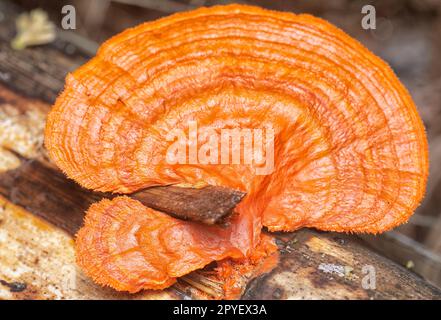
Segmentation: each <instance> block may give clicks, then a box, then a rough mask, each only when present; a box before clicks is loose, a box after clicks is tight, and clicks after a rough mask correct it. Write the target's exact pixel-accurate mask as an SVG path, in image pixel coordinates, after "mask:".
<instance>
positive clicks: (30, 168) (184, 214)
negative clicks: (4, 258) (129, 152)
mask: <svg viewBox="0 0 441 320" xmlns="http://www.w3.org/2000/svg"><path fill="white" fill-rule="evenodd" d="M0 195H2V196H4V197H5V198H7V199H10V201H11V202H12V203H15V204H18V205H20V206H21V207H23V208H25V209H26V210H28V211H30V212H32V213H34V214H35V215H37V216H40V217H42V218H43V219H45V220H47V221H49V222H51V223H53V224H54V225H56V226H58V227H60V228H62V229H64V230H65V231H67V232H68V233H70V234H71V235H74V234H75V233H76V232H77V231H78V229H79V228H80V227H81V225H82V222H83V218H84V213H85V211H86V210H87V209H88V207H89V206H90V205H91V204H92V203H94V202H97V201H99V200H100V199H102V198H104V197H106V198H113V197H115V196H117V195H116V194H104V193H99V192H92V191H89V190H86V189H84V188H81V187H80V186H79V185H78V184H77V183H75V182H74V181H72V180H69V179H67V178H66V177H65V176H64V175H63V174H62V173H61V172H60V171H57V170H56V169H54V168H52V167H50V166H47V165H44V164H43V163H41V162H39V161H37V160H24V162H23V165H22V166H20V167H19V168H17V169H15V170H9V171H7V172H5V173H3V174H0ZM244 195H245V193H243V192H241V191H236V190H230V189H227V188H221V187H214V186H208V187H204V188H201V189H194V188H181V187H175V186H164V187H152V188H148V189H144V190H142V191H140V192H137V193H134V194H130V195H129V196H130V197H132V198H134V199H136V200H139V201H141V202H142V203H143V204H145V205H146V206H148V207H151V208H154V209H157V210H159V211H163V212H165V213H169V214H171V215H173V216H175V217H177V218H181V219H190V220H193V221H200V222H203V223H207V224H214V223H218V222H220V221H221V220H222V219H224V218H225V217H226V216H227V215H228V214H229V213H231V211H232V210H233V208H234V207H235V206H236V205H237V203H239V201H240V200H241V199H242V198H243V196H244Z"/></svg>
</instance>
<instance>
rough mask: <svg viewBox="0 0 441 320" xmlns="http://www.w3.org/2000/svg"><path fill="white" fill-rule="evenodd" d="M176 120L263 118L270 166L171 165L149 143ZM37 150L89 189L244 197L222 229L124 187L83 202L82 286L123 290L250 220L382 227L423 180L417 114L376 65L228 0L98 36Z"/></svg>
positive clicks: (211, 254)
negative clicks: (175, 213) (270, 140)
mask: <svg viewBox="0 0 441 320" xmlns="http://www.w3.org/2000/svg"><path fill="white" fill-rule="evenodd" d="M191 121H196V122H197V124H198V126H199V127H200V128H204V127H207V128H208V127H215V128H222V127H226V128H262V127H265V126H271V127H272V128H274V131H275V145H274V152H275V153H274V160H275V163H274V171H273V172H272V173H271V174H269V175H266V176H261V175H256V168H255V167H254V166H251V165H244V164H241V165H237V164H204V165H202V164H170V163H169V162H167V161H166V159H165V154H166V150H167V148H168V147H169V146H170V143H171V142H169V141H167V140H166V139H165V138H164V137H165V136H166V135H167V133H168V132H170V131H171V130H172V129H175V128H179V129H182V130H184V131H186V130H187V129H188V123H189V122H191ZM46 146H47V149H48V151H49V155H50V157H51V159H52V160H53V161H55V163H56V164H57V165H58V166H59V168H61V169H62V170H63V171H64V172H65V173H66V174H67V176H69V177H70V178H72V179H74V180H75V181H77V182H78V183H79V184H81V185H82V186H84V187H86V188H89V189H93V190H97V191H110V192H115V193H124V194H130V193H133V192H135V191H137V190H140V189H143V188H147V187H151V186H156V185H169V184H185V185H187V186H196V185H200V184H201V183H204V184H211V185H217V186H224V187H229V188H232V189H236V190H241V191H244V192H246V193H247V196H246V197H245V198H244V200H243V201H242V202H241V203H240V204H239V205H238V206H237V207H236V209H235V214H234V215H233V216H232V217H231V221H230V226H229V227H227V228H225V227H219V226H205V225H202V224H197V223H194V222H189V221H181V220H177V219H175V218H173V217H170V216H167V215H165V214H163V213H159V212H157V211H154V210H152V209H150V208H147V207H145V206H144V205H142V204H141V203H140V202H138V201H136V200H133V199H130V198H129V197H126V196H124V197H116V198H114V199H113V200H102V201H101V202H99V203H97V204H94V205H93V206H92V207H91V208H90V209H89V211H88V213H87V217H86V221H85V226H84V227H83V228H82V229H81V231H80V232H79V233H78V236H77V240H76V243H77V261H78V263H79V265H80V266H81V267H82V268H83V270H84V271H85V272H86V273H87V274H88V275H90V276H91V277H92V278H93V279H95V281H96V282H98V283H100V284H103V285H109V286H111V287H113V288H115V289H118V290H127V291H130V292H136V291H138V290H141V289H149V288H153V289H158V288H164V287H167V286H169V285H170V284H171V283H173V281H174V280H175V278H176V277H179V276H182V275H184V274H186V273H188V272H190V271H192V270H195V269H198V268H202V267H204V266H205V265H207V264H208V263H210V262H211V261H215V260H222V259H225V258H231V259H235V260H236V261H241V259H245V257H247V256H248V257H249V256H250V255H252V254H253V253H255V250H257V249H256V248H258V247H259V243H260V241H261V237H262V236H261V229H262V226H265V227H267V228H268V229H269V230H270V231H293V230H296V229H299V228H302V227H313V228H317V229H320V230H331V231H341V232H368V233H379V232H383V231H386V230H389V229H391V228H393V227H395V226H397V225H399V224H401V223H403V222H405V221H407V219H408V218H409V217H410V215H411V214H412V213H413V211H414V210H415V208H416V207H417V205H418V204H419V202H420V200H421V199H422V197H423V193H424V190H425V184H426V178H427V174H428V159H427V158H428V157H427V142H426V137H425V131H424V127H423V124H422V121H421V119H420V117H419V116H418V113H417V110H416V107H415V105H414V103H413V102H412V99H411V97H410V96H409V93H408V92H407V90H406V89H405V88H404V87H403V85H402V84H401V83H400V81H399V80H398V79H397V77H396V76H395V75H394V73H393V71H392V70H391V69H390V67H389V66H388V65H387V64H386V63H385V62H383V61H382V60H381V59H380V58H378V57H376V56H375V55H374V54H372V53H371V52H370V51H368V50H367V49H366V48H365V47H363V46H362V45H361V44H360V43H358V42H357V41H356V40H354V39H352V38H351V37H349V36H348V35H346V34H345V33H344V32H342V31H341V30H339V29H338V28H336V27H335V26H333V25H331V24H329V23H328V22H326V21H324V20H321V19H318V18H315V17H313V16H310V15H303V14H302V15H295V14H292V13H282V12H274V11H268V10H264V9H260V8H257V7H250V6H241V5H230V6H217V7H212V8H201V9H198V10H195V11H191V12H185V13H179V14H175V15H172V16H169V17H166V18H163V19H160V20H157V21H154V22H148V23H144V24H142V25H140V26H137V27H135V28H132V29H129V30H126V31H124V32H123V33H121V34H119V35H117V36H115V37H113V38H111V39H110V40H109V41H107V42H105V43H104V45H102V47H101V48H100V49H99V52H98V54H97V55H96V57H94V58H93V59H92V60H91V61H90V62H88V63H87V64H85V65H84V66H82V67H81V68H79V69H78V70H76V71H75V72H74V73H72V74H69V75H68V77H67V79H66V87H65V89H64V92H63V93H62V94H61V95H60V96H59V98H58V99H57V101H56V103H55V106H54V107H53V109H52V111H51V113H50V114H49V117H48V121H47V127H46ZM260 247H261V246H260ZM265 247H266V249H265V250H266V252H271V251H274V247H273V249H271V248H270V249H268V248H269V247H268V246H265Z"/></svg>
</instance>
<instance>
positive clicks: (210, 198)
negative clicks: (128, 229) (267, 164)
mask: <svg viewBox="0 0 441 320" xmlns="http://www.w3.org/2000/svg"><path fill="white" fill-rule="evenodd" d="M129 196H130V197H131V198H134V199H136V200H138V201H140V202H141V203H143V204H145V205H146V206H148V207H150V208H153V209H156V210H158V211H162V212H165V213H168V214H169V215H171V216H174V217H176V218H179V219H183V220H192V221H197V222H202V223H205V224H217V223H222V222H223V221H225V219H226V218H227V217H228V215H229V214H231V212H232V211H233V209H234V208H235V207H236V205H237V204H238V203H239V202H240V200H242V198H243V197H244V196H245V192H242V191H239V190H231V189H228V188H223V187H217V186H206V187H203V188H200V189H195V188H182V187H176V186H164V187H153V188H148V189H144V190H141V191H138V192H136V193H132V194H130V195H129Z"/></svg>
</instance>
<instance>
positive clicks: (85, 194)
mask: <svg viewBox="0 0 441 320" xmlns="http://www.w3.org/2000/svg"><path fill="white" fill-rule="evenodd" d="M8 8H9V6H8V4H7V2H2V3H0V9H2V10H3V12H6V11H5V10H6V9H8ZM5 16H6V18H5V21H4V22H2V23H1V24H0V49H1V52H2V54H1V55H0V71H1V72H2V75H3V76H2V77H1V79H0V85H6V86H7V87H8V88H9V89H5V88H2V89H1V90H0V107H1V103H2V97H4V96H5V95H8V104H10V105H12V106H16V103H15V101H19V100H20V99H21V100H20V101H22V100H23V99H24V100H28V101H30V102H31V101H34V100H31V99H30V98H29V97H33V98H39V99H40V100H43V101H46V102H49V103H50V102H51V101H53V99H54V97H55V96H56V95H57V94H58V92H59V90H60V89H61V86H62V83H63V78H64V76H65V74H66V72H67V71H68V70H71V69H72V68H74V67H75V66H76V65H78V64H79V63H82V62H81V61H84V59H83V58H82V57H81V55H76V56H70V57H69V56H67V55H66V54H65V53H63V52H62V50H61V49H58V48H56V47H55V46H54V45H51V46H45V47H39V48H35V49H26V50H24V51H22V52H20V53H19V54H17V53H15V52H12V50H11V49H10V48H9V44H8V42H9V40H10V36H12V34H11V33H10V32H9V31H8V30H9V29H8V28H10V26H12V25H13V23H12V20H11V19H13V17H14V14H13V12H8V14H6V15H5ZM47 57H50V58H47ZM47 59H50V62H49V61H48V60H47ZM5 75H9V76H7V77H6V76H5ZM11 90H12V91H11ZM14 96H16V97H17V98H20V99H19V100H17V99H15V100H14V99H11V97H14ZM41 103H42V104H44V103H43V102H41ZM29 105H32V104H31V103H29ZM20 108H26V104H23V105H22V106H21V107H20ZM47 109H49V104H45V107H42V108H41V110H45V111H44V112H46V110H47ZM18 153H20V152H18ZM22 156H23V155H22V154H20V155H19V157H20V161H21V166H20V167H18V168H16V169H14V170H10V171H7V172H4V173H0V280H1V281H0V298H15V299H22V298H31V299H32V298H61V299H63V298H64V299H77V298H83V299H109V298H117V299H129V298H131V299H141V298H143V299H152V298H167V299H177V298H181V299H182V298H185V299H189V298H193V299H198V298H217V297H219V296H220V295H221V293H222V284H221V283H216V282H214V281H213V280H212V279H211V278H210V270H209V269H206V270H202V271H197V272H194V273H192V274H190V275H188V276H186V277H184V278H182V279H179V281H178V282H177V284H175V285H174V286H172V287H171V288H169V289H167V290H164V291H144V292H141V293H139V294H136V295H129V294H125V293H118V292H115V291H113V290H110V289H106V288H101V287H99V286H97V285H95V284H94V283H93V282H92V281H91V280H90V279H88V278H87V277H85V276H84V275H83V274H82V273H81V271H79V270H78V269H77V268H76V266H75V261H74V248H73V241H72V239H73V234H74V233H75V232H76V230H78V228H79V226H81V224H82V219H83V215H84V212H85V210H87V208H88V206H89V205H90V204H91V203H92V202H95V201H98V200H99V199H101V198H102V197H107V196H109V195H107V194H100V193H93V192H90V191H88V190H85V189H82V188H81V187H79V186H78V185H77V184H76V183H74V182H73V181H71V180H68V179H67V178H66V177H65V176H64V175H63V174H62V173H60V172H59V171H57V170H56V168H55V167H54V166H53V165H51V164H50V163H47V162H45V161H46V160H45V156H44V150H41V152H40V154H38V155H36V156H35V157H34V159H33V160H29V159H25V158H23V157H22ZM156 196H158V195H156ZM154 199H155V201H159V200H158V199H156V198H154ZM276 238H277V242H278V245H279V247H280V251H281V257H280V263H279V264H278V266H277V267H276V268H275V269H274V270H273V271H272V272H270V273H268V274H266V275H263V276H261V277H259V278H257V279H254V280H252V281H244V284H243V288H242V289H243V292H244V293H243V298H245V299H294V298H299V299H327V298H331V299H337V298H347V299H391V298H392V299H441V292H440V290H439V289H437V288H435V287H433V286H431V285H430V284H428V283H427V282H425V281H424V280H423V279H421V278H419V277H417V276H416V275H414V274H413V273H411V272H409V271H408V270H406V269H405V268H403V267H400V266H398V265H397V264H395V263H393V262H391V261H390V260H388V259H386V258H384V257H381V256H379V255H378V254H376V253H373V252H372V251H370V250H369V249H367V248H366V247H364V246H363V245H362V244H360V243H359V241H358V240H357V239H356V238H355V237H353V236H347V235H341V234H338V235H337V234H334V233H320V232H316V231H313V230H300V231H297V232H294V233H285V234H276ZM69 275H73V277H70V276H69ZM69 279H70V280H69ZM12 284H13V285H12ZM11 287H12V289H11ZM17 291H19V292H17Z"/></svg>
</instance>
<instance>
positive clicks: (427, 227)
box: [0, 0, 441, 286]
mask: <svg viewBox="0 0 441 320" xmlns="http://www.w3.org/2000/svg"><path fill="white" fill-rule="evenodd" d="M0 1H2V0H0ZM14 2H15V3H16V4H17V5H18V6H20V7H21V8H22V9H24V10H30V9H34V8H43V9H44V10H45V11H47V12H48V14H49V16H50V18H51V20H52V21H53V22H54V23H55V24H56V25H57V27H60V21H61V18H62V15H61V8H62V7H63V5H66V4H72V5H74V6H75V8H76V14H77V15H76V16H77V21H76V27H77V29H76V30H75V31H68V32H65V33H64V35H63V36H62V37H69V41H70V42H73V43H74V44H76V47H66V48H65V50H66V52H67V53H74V52H75V51H76V50H77V51H82V52H85V53H86V54H89V55H91V54H93V53H94V51H95V50H96V48H97V47H98V45H99V43H101V42H102V41H103V40H105V39H107V38H109V37H110V36H112V35H114V34H116V33H118V32H120V31H122V30H123V29H125V28H127V27H131V26H134V25H137V24H139V23H141V22H144V21H147V20H152V19H156V18H159V17H162V16H165V15H168V14H171V13H173V12H177V11H182V10H189V9H193V8H195V7H198V6H203V5H205V6H210V5H215V4H226V3H231V2H236V3H237V2H240V3H246V4H255V5H260V6H262V7H265V8H270V9H276V10H283V11H292V12H295V13H311V14H314V15H316V16H319V17H322V18H324V19H327V20H329V21H330V22H332V23H334V24H335V25H337V26H339V27H340V28H342V29H343V30H345V31H346V32H347V33H349V34H350V35H352V36H353V37H355V38H357V39H358V40H359V41H361V42H362V43H363V44H365V45H366V46H367V47H368V48H370V49H371V50H372V51H373V52H374V53H376V54H377V55H379V56H381V57H382V58H383V59H384V60H386V61H387V62H388V63H389V64H390V65H391V67H392V68H393V69H394V70H395V72H396V73H397V75H398V76H399V78H400V79H401V80H402V81H403V83H404V84H405V85H406V87H407V88H408V89H409V91H410V93H411V95H412V96H413V98H414V100H415V102H416V104H417V105H418V108H419V112H420V115H421V116H422V118H423V120H424V123H425V125H426V128H427V135H428V138H429V144H430V160H431V164H430V177H429V183H428V188H427V195H426V198H425V200H424V202H423V203H422V204H421V206H420V208H419V209H418V210H417V212H416V213H415V215H414V216H413V217H412V218H411V219H410V221H409V223H408V224H406V225H404V226H402V227H400V228H397V229H395V230H394V231H391V232H388V233H386V234H384V235H381V236H362V239H363V241H365V242H366V243H367V244H368V245H370V246H372V247H373V248H375V249H376V250H378V251H380V252H381V253H383V254H384V255H386V256H389V257H390V258H392V259H394V260H395V261H397V262H399V263H400V264H402V265H404V266H406V267H408V268H409V269H411V270H413V271H415V272H416V273H418V274H420V275H422V276H423V277H424V278H426V279H428V280H429V281H431V282H433V283H435V284H437V285H438V286H441V168H440V166H439V165H438V164H439V163H440V162H441V64H440V58H441V0H382V1H367V0H366V1H363V0H354V1H349V0H334V1H328V0H315V1H311V0H310V1H308V0H297V1H295V0H290V1H282V0H248V1H222V0H220V1H216V0H71V1H53V0H17V1H14ZM366 4H372V5H374V7H375V9H376V14H377V29H376V30H364V29H362V27H361V19H362V17H363V14H362V13H361V8H362V7H363V6H364V5H366ZM57 41H59V40H57ZM57 41H55V43H54V44H53V45H58V46H63V43H62V42H57Z"/></svg>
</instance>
